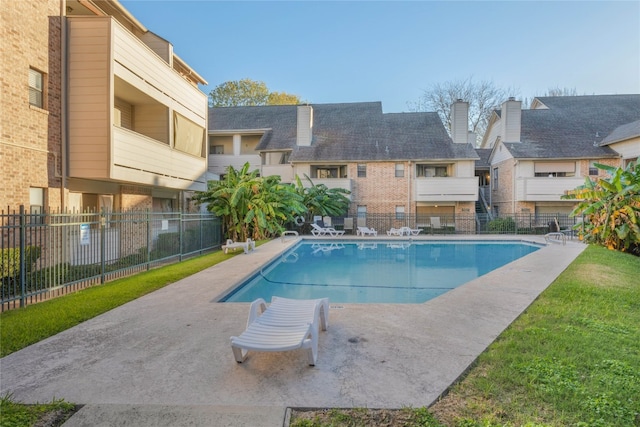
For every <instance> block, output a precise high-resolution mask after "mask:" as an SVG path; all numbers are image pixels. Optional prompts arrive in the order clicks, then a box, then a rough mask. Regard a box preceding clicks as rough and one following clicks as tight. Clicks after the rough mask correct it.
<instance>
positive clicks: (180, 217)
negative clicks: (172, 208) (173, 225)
mask: <svg viewBox="0 0 640 427" xmlns="http://www.w3.org/2000/svg"><path fill="white" fill-rule="evenodd" d="M178 222H179V223H180V227H178V229H179V230H180V231H179V232H178V241H179V242H180V256H179V257H178V259H179V260H180V261H182V254H183V253H184V247H183V245H182V244H183V236H184V216H183V215H182V212H178Z"/></svg>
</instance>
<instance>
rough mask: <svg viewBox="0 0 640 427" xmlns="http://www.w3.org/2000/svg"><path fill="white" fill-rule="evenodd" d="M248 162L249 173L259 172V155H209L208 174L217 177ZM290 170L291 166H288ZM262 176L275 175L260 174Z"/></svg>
mask: <svg viewBox="0 0 640 427" xmlns="http://www.w3.org/2000/svg"><path fill="white" fill-rule="evenodd" d="M247 162H249V165H250V167H249V171H254V170H256V169H258V170H260V155H258V154H242V155H239V156H234V155H233V154H210V155H209V172H211V173H215V174H218V175H224V174H226V173H227V168H228V167H229V166H233V168H234V169H241V168H242V167H243V166H244V164H245V163H247ZM289 169H291V166H289ZM262 175H263V176H267V175H275V174H271V173H269V174H265V173H263V174H262Z"/></svg>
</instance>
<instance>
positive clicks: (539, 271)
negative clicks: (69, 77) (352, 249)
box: [0, 236, 585, 427]
mask: <svg viewBox="0 0 640 427" xmlns="http://www.w3.org/2000/svg"><path fill="white" fill-rule="evenodd" d="M467 238H469V239H471V238H475V239H477V236H453V237H450V238H449V239H458V240H459V239H467ZM491 238H492V239H493V238H495V239H503V240H513V239H514V236H497V237H496V236H491ZM367 239H369V240H371V239H373V238H370V237H367V238H364V239H363V238H361V240H367ZM418 239H420V240H429V239H431V238H430V237H428V236H424V237H419V238H415V237H414V240H418ZM518 239H525V240H529V241H537V242H541V243H542V242H544V239H543V237H542V236H524V237H518ZM434 240H435V239H434ZM296 241H297V239H296V238H287V239H286V241H284V242H283V241H282V240H281V239H275V240H273V241H271V242H269V243H267V244H264V245H261V246H259V247H258V248H257V249H256V250H255V251H254V252H252V253H250V254H249V255H245V254H239V255H238V256H236V257H233V258H231V259H229V260H228V261H225V262H223V263H221V264H218V265H216V266H214V267H211V268H209V269H207V270H205V271H202V272H200V273H198V274H195V275H193V276H191V277H188V278H186V279H184V280H181V281H179V282H176V283H174V284H172V285H170V286H167V287H165V288H163V289H161V290H159V291H156V292H154V293H152V294H149V295H147V296H144V297H142V298H139V299H137V300H135V301H132V302H130V303H128V304H126V305H124V306H121V307H118V308H116V309H114V310H112V311H110V312H108V313H105V314H103V315H101V316H98V317H96V318H94V319H91V320H89V321H87V322H84V323H82V324H80V325H78V326H76V327H74V328H72V329H70V330H67V331H65V332H63V333H60V334H58V335H56V336H54V337H51V338H49V339H47V340H44V341H42V342H40V343H37V344H35V345H32V346H30V347H28V348H25V349H23V350H21V351H19V352H16V353H13V354H11V355H9V356H7V357H4V358H2V359H1V360H0V363H1V365H0V369H1V377H0V379H1V384H0V390H1V391H0V393H2V395H4V394H6V393H12V395H13V398H14V399H15V400H16V401H21V402H25V403H35V402H47V401H50V400H51V399H53V398H56V399H61V398H62V399H65V400H66V401H68V402H73V403H78V404H83V405H85V406H84V407H83V408H82V409H81V410H80V411H79V412H78V413H77V414H75V415H74V416H73V417H72V418H71V419H70V420H69V421H67V422H66V423H65V427H74V426H89V425H90V426H112V425H121V426H143V427H144V426H165V425H170V426H186V425H191V426H194V425H195V426H209V425H215V426H244V425H246V426H282V425H283V424H284V423H285V414H286V409H287V408H289V407H368V408H400V407H405V406H413V407H421V406H427V405H430V404H431V403H433V402H434V401H435V400H436V399H437V398H438V397H439V396H440V395H441V394H442V393H443V392H444V391H445V390H446V389H447V388H448V387H449V386H450V385H451V384H452V383H453V382H454V381H456V379H457V378H458V377H459V376H460V375H462V374H463V373H464V372H465V370H466V369H467V368H468V367H469V366H470V364H471V363H472V362H473V361H474V360H475V359H476V357H477V356H478V355H479V354H480V353H482V351H484V350H485V349H486V347H487V346H488V345H489V344H491V342H492V341H493V340H494V339H495V338H496V337H497V336H498V335H499V334H500V333H501V332H502V331H503V330H504V329H505V328H506V327H507V326H508V325H509V324H510V323H511V322H512V321H513V320H514V319H515V318H517V317H518V316H519V315H520V314H521V313H522V311H523V310H524V309H526V308H527V307H528V306H529V305H530V304H531V303H532V302H533V301H534V300H535V298H536V297H537V296H538V295H539V294H540V292H542V291H543V290H544V289H545V288H546V287H547V286H548V285H549V284H550V283H551V282H552V281H553V280H554V279H555V278H556V277H557V276H558V275H559V274H560V273H561V272H562V271H563V270H564V269H565V268H566V267H567V266H568V265H569V264H570V263H571V262H572V261H573V260H574V259H575V257H576V256H577V255H578V254H579V253H580V252H581V251H582V250H583V249H584V248H585V245H583V244H581V243H578V242H576V241H568V242H567V244H566V246H564V245H561V244H551V245H549V246H547V247H545V248H543V249H541V250H539V251H536V252H534V253H532V254H530V255H528V256H526V257H524V258H521V259H520V260H518V261H515V262H513V263H511V264H509V265H507V266H505V267H502V268H500V269H498V270H495V271H493V272H491V273H489V274H487V275H485V276H483V277H480V278H478V279H476V280H473V281H471V282H469V283H467V284H465V285H463V286H460V287H458V288H456V289H454V290H452V291H450V292H448V293H446V294H444V295H442V296H440V297H438V298H436V299H434V300H431V301H428V302H426V303H424V304H332V305H331V310H330V319H329V329H328V331H327V332H323V333H321V335H320V345H319V355H318V363H317V365H316V366H315V367H309V366H308V365H307V363H306V355H305V353H304V352H303V351H294V352H287V353H254V354H251V355H250V357H249V358H248V359H247V360H246V361H245V363H243V364H237V363H236V362H235V361H234V359H233V356H232V353H231V348H230V344H229V337H230V336H232V335H237V334H239V333H241V332H242V331H243V330H244V327H245V323H246V317H247V314H248V306H249V304H248V303H218V302H217V301H218V299H219V298H220V296H221V295H223V294H224V293H226V292H227V291H228V290H229V289H230V288H232V287H233V286H234V285H235V284H236V283H237V282H238V281H239V280H241V279H242V278H243V277H245V276H247V275H249V274H251V273H253V272H255V271H257V270H259V268H260V266H262V265H263V264H264V263H265V262H267V261H268V260H270V259H272V258H273V257H275V256H278V255H279V254H281V253H282V252H284V251H285V250H286V249H288V248H289V247H290V246H291V245H293V244H295V242H296Z"/></svg>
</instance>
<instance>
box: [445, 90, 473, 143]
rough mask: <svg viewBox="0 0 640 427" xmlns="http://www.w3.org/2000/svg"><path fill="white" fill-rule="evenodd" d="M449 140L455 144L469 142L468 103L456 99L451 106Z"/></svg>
mask: <svg viewBox="0 0 640 427" xmlns="http://www.w3.org/2000/svg"><path fill="white" fill-rule="evenodd" d="M449 117H450V120H451V139H453V142H455V143H456V144H466V143H467V142H469V103H468V102H465V101H463V100H462V99H458V100H457V101H456V102H454V103H453V104H452V105H451V113H450V116H449Z"/></svg>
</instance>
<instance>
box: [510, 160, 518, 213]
mask: <svg viewBox="0 0 640 427" xmlns="http://www.w3.org/2000/svg"><path fill="white" fill-rule="evenodd" d="M517 167H518V161H517V160H515V161H514V162H513V179H512V181H513V184H512V185H513V194H512V197H511V200H512V202H511V203H512V204H513V207H512V211H511V212H513V215H514V216H515V214H516V180H517V177H516V168H517Z"/></svg>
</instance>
